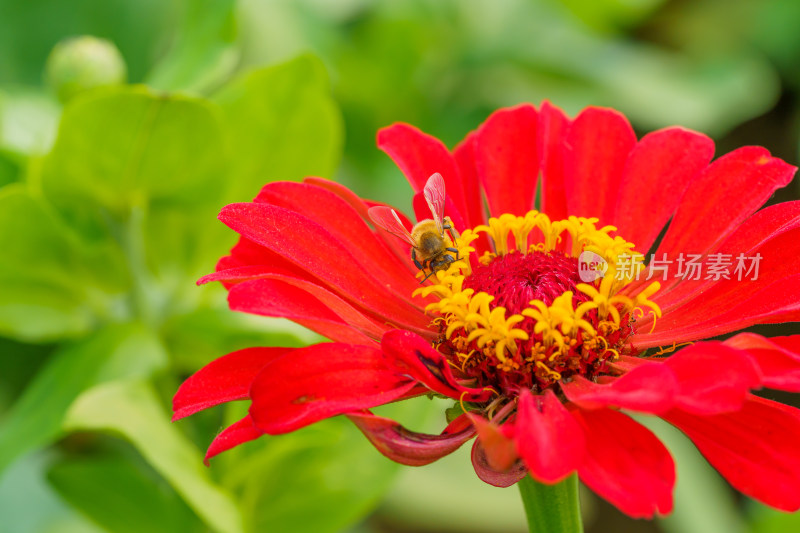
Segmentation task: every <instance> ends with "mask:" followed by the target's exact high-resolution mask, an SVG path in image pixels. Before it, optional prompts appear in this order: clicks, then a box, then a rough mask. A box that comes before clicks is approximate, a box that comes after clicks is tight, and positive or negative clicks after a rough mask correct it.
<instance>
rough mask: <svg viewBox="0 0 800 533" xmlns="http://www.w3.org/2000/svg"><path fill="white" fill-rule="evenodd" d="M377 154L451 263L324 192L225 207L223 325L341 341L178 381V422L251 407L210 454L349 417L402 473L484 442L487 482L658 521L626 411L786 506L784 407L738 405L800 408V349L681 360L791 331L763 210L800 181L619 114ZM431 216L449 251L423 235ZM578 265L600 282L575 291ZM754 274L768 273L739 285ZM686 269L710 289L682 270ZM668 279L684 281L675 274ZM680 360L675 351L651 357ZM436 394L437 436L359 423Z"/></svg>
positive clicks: (339, 192)
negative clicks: (237, 405)
mask: <svg viewBox="0 0 800 533" xmlns="http://www.w3.org/2000/svg"><path fill="white" fill-rule="evenodd" d="M378 144H379V146H380V147H381V148H382V149H383V150H384V151H385V152H387V153H388V154H389V155H390V156H391V157H392V158H393V159H394V161H395V162H396V163H397V164H398V166H399V167H400V169H401V170H402V171H403V172H404V173H405V175H406V176H407V177H408V179H409V182H410V183H411V186H412V187H413V188H414V190H415V191H416V192H417V193H418V194H417V196H416V197H415V201H414V207H415V211H416V214H417V218H418V219H420V220H421V219H430V218H431V214H430V213H431V210H433V213H434V222H433V223H430V222H429V223H428V226H426V227H427V229H428V230H430V231H432V233H433V235H434V237H435V236H436V235H437V234H438V235H439V239H440V240H441V242H438V243H437V242H434V243H433V244H434V245H438V246H443V247H445V248H449V250H441V249H437V248H436V246H434V247H433V248H430V247H427V248H426V246H428V245H424V246H423V244H421V243H420V242H418V239H419V235H414V236H413V237H409V236H405V237H404V238H405V241H404V240H402V239H398V238H397V237H396V236H394V235H391V234H390V233H388V232H387V231H384V229H382V227H383V228H388V229H391V230H393V231H394V232H396V233H398V234H402V235H405V233H406V232H407V231H408V229H410V228H411V224H410V223H409V222H408V220H407V219H406V218H405V217H403V216H402V215H400V219H401V220H402V222H400V221H397V222H392V219H393V217H394V215H393V214H392V213H391V211H387V209H386V208H383V209H377V210H375V209H373V210H372V214H373V217H374V218H375V220H376V221H377V223H378V226H377V227H372V226H371V224H373V223H372V220H371V218H370V216H369V214H368V210H370V208H371V207H375V206H376V204H375V203H374V202H369V201H365V200H362V199H361V198H359V197H358V196H356V195H355V194H354V193H352V192H351V191H349V190H347V189H346V188H344V187H342V186H340V185H337V184H336V183H333V182H330V181H327V180H323V179H319V178H308V179H306V180H305V182H304V183H302V184H299V183H271V184H268V185H267V186H265V187H264V188H263V189H262V191H261V192H260V194H259V195H258V196H257V197H256V199H255V200H254V201H253V202H251V203H241V204H233V205H229V206H227V207H225V208H224V209H223V210H222V213H221V214H220V219H221V220H222V221H223V222H224V223H225V224H227V225H228V226H230V227H231V228H232V229H233V230H235V231H236V232H238V233H239V234H241V239H240V241H239V243H238V244H237V245H236V246H235V247H234V248H233V250H232V251H231V254H230V255H229V256H227V257H225V258H223V259H222V260H221V261H220V262H219V265H218V266H217V272H216V273H214V274H211V275H209V276H206V277H205V278H203V279H202V280H201V282H203V283H205V282H208V281H221V282H223V283H225V285H226V286H227V287H228V289H229V291H230V293H229V302H230V306H231V309H233V310H237V311H244V312H248V313H255V314H260V315H266V316H273V317H286V318H289V319H291V320H293V321H295V322H297V323H299V324H301V325H303V326H306V327H308V328H310V329H312V330H314V331H317V332H319V333H321V334H322V335H324V336H326V337H328V338H329V339H331V340H332V341H334V342H333V343H324V344H317V345H314V346H309V347H307V348H300V349H287V348H250V349H246V350H241V351H238V352H234V353H231V354H229V355H226V356H224V357H221V358H220V359H218V360H216V361H214V362H212V363H210V364H209V365H208V366H206V367H205V368H203V369H201V370H200V371H198V372H197V373H196V374H195V375H194V376H192V377H191V378H189V379H188V380H187V381H186V382H185V383H184V384H183V385H182V386H181V388H180V390H179V391H178V393H177V394H176V396H175V400H174V409H175V418H176V419H178V418H182V417H184V416H187V415H190V414H192V413H195V412H197V411H199V410H201V409H205V408H208V407H211V406H213V405H217V404H220V403H222V402H227V401H231V400H242V399H249V400H250V401H251V402H252V405H251V407H250V412H249V415H248V416H247V417H246V418H244V419H243V420H240V421H239V422H237V423H235V424H234V425H232V426H231V427H229V428H227V429H226V430H225V431H223V432H222V433H221V434H220V435H219V436H218V437H217V438H216V439H215V440H214V442H213V443H212V444H211V447H210V448H209V450H208V455H207V457H208V458H210V457H213V456H214V455H216V454H218V453H220V452H222V451H224V450H227V449H229V448H231V447H233V446H236V445H238V444H240V443H242V442H245V441H249V440H252V439H255V438H257V437H259V436H261V435H263V434H273V435H274V434H280V433H286V432H289V431H293V430H296V429H298V428H301V427H303V426H306V425H308V424H311V423H313V422H316V421H318V420H321V419H324V418H327V417H331V416H334V415H338V414H346V415H347V416H348V417H349V418H350V419H351V420H352V421H353V422H354V423H355V424H356V425H357V426H358V428H359V429H361V431H363V432H364V434H365V435H366V436H367V438H368V439H369V440H370V441H371V442H372V443H373V444H374V445H375V446H376V448H377V449H378V450H379V451H380V452H381V453H383V454H384V455H386V456H387V457H389V458H391V459H394V460H395V461H398V462H400V463H404V464H408V465H423V464H427V463H430V462H432V461H435V460H436V459H438V458H440V457H442V456H443V455H446V454H448V453H450V452H452V451H454V450H455V449H456V448H458V447H459V446H461V445H462V444H463V443H464V442H466V441H467V440H469V439H471V438H472V437H474V436H475V435H477V436H478V438H477V440H476V442H475V444H474V446H473V448H472V462H473V465H474V467H475V470H476V472H477V474H478V476H479V477H480V478H481V479H483V480H485V481H486V482H488V483H491V484H493V485H498V486H508V485H511V484H513V483H515V482H517V481H518V480H519V479H521V478H522V477H523V476H524V475H526V473H528V472H529V473H530V474H531V476H533V477H534V478H535V479H537V480H539V481H542V482H546V483H554V482H556V481H559V480H561V479H564V478H565V477H566V476H568V475H569V474H570V473H572V472H577V473H578V475H579V477H580V478H581V480H583V482H584V483H585V484H586V485H588V486H589V487H590V488H592V489H593V490H594V491H595V492H596V493H597V494H599V495H600V496H602V497H603V498H605V499H607V500H608V501H610V502H611V503H613V504H614V505H616V506H617V507H619V508H620V509H621V510H622V511H624V512H625V513H627V514H629V515H631V516H634V517H651V516H653V514H654V513H662V514H663V513H667V512H669V511H670V510H671V508H672V489H673V485H674V481H675V472H674V464H673V461H672V458H671V457H670V455H669V453H668V451H667V449H666V448H665V447H664V445H663V444H662V443H661V442H660V441H659V440H658V439H657V438H656V437H655V436H654V435H653V434H652V433H651V432H650V431H649V430H647V429H645V428H644V427H643V426H641V425H640V424H638V423H637V422H635V421H634V420H633V419H632V418H630V417H629V416H627V415H626V414H624V412H625V411H633V412H639V413H646V414H653V415H657V416H660V417H661V418H663V419H664V420H666V421H668V422H670V423H671V424H673V425H675V426H676V427H678V428H679V429H680V430H681V431H683V432H684V433H685V434H686V435H687V436H688V437H689V438H690V439H691V440H692V441H693V442H694V443H695V445H696V446H697V447H698V448H699V450H700V451H701V452H702V453H703V455H705V457H706V458H707V459H708V460H709V462H710V463H711V464H712V465H713V466H714V467H715V468H716V469H717V470H719V472H720V473H721V474H722V475H723V476H725V478H726V479H727V480H728V481H729V482H730V483H731V484H732V485H733V486H735V487H736V488H737V489H739V490H740V491H742V492H744V493H745V494H747V495H749V496H751V497H753V498H755V499H757V500H760V501H762V502H764V503H766V504H768V505H771V506H773V507H776V508H779V509H783V510H796V509H798V508H800V446H798V444H800V411H798V410H797V409H794V408H792V407H788V406H786V405H782V404H780V403H776V402H774V401H771V400H767V399H764V398H760V397H757V396H754V395H752V394H751V393H750V391H751V390H753V389H757V388H759V387H762V386H765V387H770V388H775V389H782V390H788V391H799V390H800V336H792V337H782V338H772V339H767V338H764V337H761V336H759V335H756V334H751V333H742V334H739V335H736V336H734V337H731V338H729V339H727V340H724V341H707V342H697V343H695V344H692V341H698V340H700V339H704V338H710V337H714V336H718V335H722V334H725V333H729V332H732V331H735V330H738V329H741V328H744V327H748V326H751V325H753V324H759V323H774V322H787V321H796V320H798V319H799V318H800V298H799V297H798V296H800V273H798V269H797V267H796V266H795V265H796V264H797V263H796V262H797V258H798V257H800V202H788V203H782V204H778V205H774V206H771V207H768V208H765V209H761V210H758V208H759V207H760V206H761V205H762V204H763V203H764V202H765V201H766V200H767V199H768V198H769V197H770V196H771V195H772V193H773V192H774V191H775V189H776V188H778V187H782V186H784V185H786V184H787V183H788V182H789V181H790V180H791V177H792V175H793V174H794V171H795V168H794V167H792V166H790V165H788V164H786V163H784V162H783V161H781V160H779V159H776V158H773V157H771V156H770V154H769V152H768V151H767V150H765V149H763V148H759V147H745V148H741V149H739V150H736V151H734V152H731V153H729V154H726V155H724V156H722V157H719V158H718V159H716V160H715V161H713V162H711V159H712V156H713V153H714V146H713V143H712V141H711V140H710V139H708V138H707V137H705V136H704V135H701V134H699V133H695V132H692V131H688V130H685V129H682V128H667V129H664V130H660V131H657V132H654V133H651V134H648V135H646V136H644V137H643V138H642V139H641V140H638V141H637V139H636V137H635V135H634V132H633V130H632V128H631V126H630V124H629V123H628V122H627V120H626V119H625V117H623V116H622V115H621V114H619V113H617V112H615V111H612V110H608V109H597V108H590V109H587V110H585V111H583V112H582V113H581V114H580V115H578V116H577V117H576V118H575V119H574V120H570V119H568V118H567V117H566V116H565V115H564V114H563V113H562V112H561V111H560V110H559V109H557V108H555V107H553V106H551V105H549V104H548V103H544V104H543V105H542V107H541V109H540V110H539V111H537V110H536V109H535V108H534V107H533V106H531V105H522V106H519V107H515V108H511V109H504V110H500V111H498V112H496V113H494V114H493V115H492V116H491V117H489V119H488V120H487V121H486V122H485V123H484V124H482V125H481V126H480V128H478V130H477V131H475V132H473V133H470V134H469V135H468V136H467V137H466V139H465V140H464V141H463V142H462V143H461V144H459V145H458V146H457V147H456V148H455V150H454V151H452V152H451V151H449V150H448V149H447V148H446V147H445V146H444V145H443V144H442V143H441V142H439V141H438V140H436V139H434V138H432V137H430V136H428V135H426V134H424V133H422V132H420V131H418V130H416V129H414V128H413V127H411V126H408V125H405V124H397V125H394V126H391V127H389V128H386V129H384V130H383V131H381V132H380V134H379V135H378ZM434 173H440V174H441V175H442V176H443V183H444V186H445V187H446V197H443V196H441V197H435V196H436V194H441V192H442V191H441V187H442V184H441V183H440V184H439V185H437V184H436V182H437V181H438V180H439V178H434V179H433V181H431V182H430V185H428V190H427V192H428V195H427V196H428V198H425V197H424V196H423V192H422V191H423V189H425V187H426V184H429V181H428V180H429V177H430V176H431V175H432V174H434ZM540 174H541V183H540V185H539V187H538V189H537V182H538V176H539V175H540ZM426 199H427V200H428V202H426V201H425V200H426ZM484 200H485V202H486V204H487V205H488V210H489V215H490V216H491V218H489V219H488V220H487V213H486V212H485V210H484ZM439 204H441V205H443V206H444V208H443V214H446V215H447V217H449V219H448V220H447V221H448V222H452V225H453V227H454V230H455V232H454V233H453V234H452V237H451V234H450V232H449V231H447V229H446V228H445V229H443V228H441V227H440V226H439V225H437V224H440V223H441V220H439V218H440V217H439V215H441V214H442V211H441V207H440V205H439ZM429 205H430V207H429ZM535 205H538V206H539V207H538V209H539V210H538V211H533V210H532V209H534V206H535ZM579 217H584V218H579ZM588 217H591V218H588ZM670 219H671V222H670V224H669V227H668V228H667V230H666V232H665V233H664V235H663V238H662V239H661V240H660V242H659V244H658V246H657V248H656V249H655V252H654V253H653V254H652V255H651V257H652V259H651V260H650V262H649V266H648V267H646V268H645V267H642V266H641V265H640V264H639V263H640V262H641V260H642V259H643V256H642V253H647V252H648V251H649V250H650V249H651V247H652V246H653V245H654V243H655V242H656V240H657V237H658V236H659V235H660V234H661V231H662V228H663V227H664V226H665V225H666V224H667V222H668V221H670ZM398 224H402V225H403V226H402V227H400V226H398ZM431 224H433V226H431ZM612 225H613V226H612ZM431 227H433V228H435V229H433V230H431ZM403 228H405V229H403ZM420 231H421V230H420ZM417 233H419V232H417ZM415 239H417V240H415ZM434 240H435V239H434ZM411 242H413V243H415V245H416V246H417V250H416V251H417V259H418V260H419V262H420V264H421V266H423V267H426V269H425V271H424V272H422V273H420V271H419V270H418V268H417V267H416V266H415V265H414V263H412V260H411V258H410V249H411V246H410V243H411ZM631 243H634V244H635V247H634V244H631ZM429 244H430V243H429ZM437 250H438V252H439V253H438V254H437V253H435V252H436V251H437ZM634 250H637V251H638V252H637V251H634ZM582 253H589V256H590V257H591V258H594V260H596V262H597V263H598V265H595V269H601V268H605V269H606V270H605V276H603V277H599V278H597V279H595V278H594V277H590V278H589V279H582V272H581V271H580V270H579V262H578V256H579V255H580V254H582ZM432 256H433V257H434V258H438V260H437V261H434V262H433V263H431V261H430V259H431V257H432ZM754 258H758V259H760V260H761V262H760V271H759V269H756V271H755V272H753V269H752V268H748V269H747V271H746V272H745V269H744V268H742V261H744V260H745V259H750V260H753V259H754ZM692 261H694V262H695V263H697V261H702V262H704V263H703V264H705V265H707V266H708V271H707V272H704V273H702V275H701V276H699V277H698V276H695V275H694V274H692V275H688V276H687V274H688V273H689V272H688V266H689V265H688V263H689V262H692ZM626 262H627V263H629V264H627V265H626ZM737 262H738V263H737ZM603 264H605V267H603V266H602V265H603ZM725 264H727V265H728V267H729V268H727V269H722V268H721V265H725ZM431 265H433V266H434V267H435V268H434V270H435V272H433V275H430V274H431V270H430V266H431ZM631 265H632V266H631ZM664 265H672V267H673V268H674V269H679V270H682V271H683V272H677V274H681V275H680V276H675V275H673V276H671V277H670V276H667V275H666V272H665V271H664V270H665V269H664ZM714 265H716V267H714ZM756 266H758V264H757V265H756ZM712 267H713V268H712ZM750 267H752V264H751V265H750ZM592 272H595V273H597V271H592ZM583 273H584V274H585V272H583ZM743 273H744V274H747V275H746V276H743V275H742V274H743ZM590 274H591V272H590ZM427 275H430V277H429V279H428V281H426V282H425V283H424V284H422V285H420V284H419V279H421V278H422V276H427ZM595 277H596V276H595ZM681 344H690V346H688V347H684V348H683V349H681V350H680V351H677V352H675V353H674V354H673V355H671V356H669V357H664V355H665V354H667V353H670V352H673V351H675V348H676V347H678V346H679V345H681ZM658 347H663V348H661V349H658V350H656V349H657V348H658ZM431 392H433V393H435V394H438V395H443V396H446V397H449V398H452V399H453V400H455V403H456V405H460V406H461V407H462V409H463V410H464V413H463V414H462V415H461V416H458V417H457V418H455V419H454V420H452V421H451V422H450V424H449V425H448V426H447V427H446V428H445V429H444V431H443V432H442V434H440V435H424V434H419V433H415V432H412V431H409V430H407V429H405V428H403V427H402V426H400V425H399V424H398V423H396V422H394V421H392V420H389V419H386V418H382V417H379V416H375V415H373V414H371V413H370V411H369V409H370V408H372V407H375V406H378V405H382V404H385V403H388V402H394V401H397V400H401V399H405V398H409V397H412V396H417V395H421V394H429V393H431Z"/></svg>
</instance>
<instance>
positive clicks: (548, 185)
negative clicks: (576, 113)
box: [537, 100, 570, 220]
mask: <svg viewBox="0 0 800 533" xmlns="http://www.w3.org/2000/svg"><path fill="white" fill-rule="evenodd" d="M569 126H570V121H569V119H568V118H567V115H565V114H564V112H563V111H561V110H560V109H559V108H557V107H555V106H553V105H552V104H551V103H550V102H548V101H546V100H545V101H544V102H542V107H541V109H540V110H539V128H538V130H537V133H538V138H537V146H538V150H539V154H540V156H541V163H540V166H541V168H542V206H541V211H542V212H543V213H546V214H547V216H549V217H550V219H551V220H561V219H564V218H567V217H568V216H569V215H570V213H569V212H568V211H567V196H566V191H565V184H564V155H565V154H564V151H565V149H564V143H565V140H566V136H567V132H568V131H569Z"/></svg>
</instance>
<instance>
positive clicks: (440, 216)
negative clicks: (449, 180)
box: [423, 172, 445, 233]
mask: <svg viewBox="0 0 800 533" xmlns="http://www.w3.org/2000/svg"><path fill="white" fill-rule="evenodd" d="M423 193H424V194H425V201H426V202H428V207H430V208H431V214H432V215H433V220H434V221H435V222H436V228H437V229H438V230H439V233H443V232H444V229H443V228H442V221H443V220H444V199H445V195H444V178H443V177H442V175H441V174H439V173H438V172H437V173H435V174H433V175H431V177H430V178H428V183H426V184H425V189H424V191H423Z"/></svg>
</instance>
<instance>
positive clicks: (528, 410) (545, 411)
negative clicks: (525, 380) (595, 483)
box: [514, 389, 585, 483]
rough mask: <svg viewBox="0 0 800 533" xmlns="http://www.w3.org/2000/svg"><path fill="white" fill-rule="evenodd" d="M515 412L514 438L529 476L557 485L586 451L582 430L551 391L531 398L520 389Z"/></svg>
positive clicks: (576, 465)
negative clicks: (520, 392)
mask: <svg viewBox="0 0 800 533" xmlns="http://www.w3.org/2000/svg"><path fill="white" fill-rule="evenodd" d="M537 404H538V405H537ZM517 409H518V411H517V419H516V422H515V426H514V433H515V434H514V438H515V440H516V442H517V452H518V453H519V455H520V457H522V459H523V460H524V461H525V464H526V465H527V467H528V469H529V470H530V473H531V476H533V477H534V478H535V479H536V480H538V481H541V482H543V483H556V482H558V481H561V480H562V479H564V478H565V477H567V476H568V475H569V474H571V473H572V472H573V471H574V470H575V469H576V468H578V466H579V465H580V464H581V460H582V459H583V454H584V450H585V439H584V435H583V430H581V426H580V425H579V424H578V423H577V422H576V421H575V418H573V416H572V415H571V414H570V412H569V411H567V409H566V408H565V407H564V406H563V405H562V404H561V402H560V401H558V398H556V395H555V394H554V393H553V391H552V390H550V389H548V390H547V391H545V393H544V394H543V395H541V396H538V397H535V398H534V396H533V395H532V394H531V393H530V392H528V391H527V390H526V389H523V390H522V394H520V396H519V404H518V407H517Z"/></svg>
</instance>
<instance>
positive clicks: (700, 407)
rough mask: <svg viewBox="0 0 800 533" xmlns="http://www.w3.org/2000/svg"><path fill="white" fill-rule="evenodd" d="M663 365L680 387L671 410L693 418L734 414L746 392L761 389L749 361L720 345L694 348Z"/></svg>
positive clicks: (747, 358)
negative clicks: (688, 413) (684, 412)
mask: <svg viewBox="0 0 800 533" xmlns="http://www.w3.org/2000/svg"><path fill="white" fill-rule="evenodd" d="M664 364H665V365H666V366H668V367H669V368H670V369H671V370H672V371H673V372H674V373H675V376H676V377H677V378H678V382H679V383H680V393H679V394H678V396H677V397H676V398H675V406H676V407H677V408H679V409H682V410H684V411H687V412H691V413H694V414H716V413H724V412H730V411H736V410H738V409H739V408H741V406H742V403H743V402H744V401H745V399H746V398H747V396H748V395H749V392H750V390H751V389H753V388H758V387H760V386H761V375H760V374H759V372H758V368H757V367H756V366H755V364H754V363H753V361H752V359H751V358H750V357H749V356H748V355H747V354H746V353H744V352H742V351H741V350H736V349H734V348H731V347H729V346H725V345H724V344H722V343H721V342H716V341H714V342H700V343H697V344H694V345H692V346H689V347H687V348H684V349H682V350H680V351H679V352H678V353H676V354H675V355H673V356H671V357H668V358H667V359H666V361H665V363H664Z"/></svg>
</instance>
